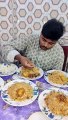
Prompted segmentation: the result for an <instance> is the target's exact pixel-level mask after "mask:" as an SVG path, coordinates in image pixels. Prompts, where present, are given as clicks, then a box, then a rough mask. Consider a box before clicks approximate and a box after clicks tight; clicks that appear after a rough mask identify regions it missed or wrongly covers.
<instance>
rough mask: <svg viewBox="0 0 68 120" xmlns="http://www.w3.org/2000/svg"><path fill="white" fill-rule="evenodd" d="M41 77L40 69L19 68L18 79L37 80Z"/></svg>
mask: <svg viewBox="0 0 68 120" xmlns="http://www.w3.org/2000/svg"><path fill="white" fill-rule="evenodd" d="M42 76H43V70H42V69H41V68H37V67H34V68H31V69H29V68H24V67H20V68H19V77H21V78H24V79H29V80H35V79H39V78H41V77H42Z"/></svg>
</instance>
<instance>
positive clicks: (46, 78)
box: [44, 70, 68, 87]
mask: <svg viewBox="0 0 68 120" xmlns="http://www.w3.org/2000/svg"><path fill="white" fill-rule="evenodd" d="M54 71H59V72H61V73H63V74H64V75H65V76H66V77H68V73H66V72H63V71H61V70H49V71H47V72H45V74H44V79H45V80H46V81H47V82H48V83H50V84H51V85H53V86H56V87H68V85H67V84H65V85H61V84H56V83H53V82H51V81H50V80H49V79H48V73H52V72H54Z"/></svg>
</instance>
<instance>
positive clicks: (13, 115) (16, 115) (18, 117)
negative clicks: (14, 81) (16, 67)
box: [0, 76, 68, 120]
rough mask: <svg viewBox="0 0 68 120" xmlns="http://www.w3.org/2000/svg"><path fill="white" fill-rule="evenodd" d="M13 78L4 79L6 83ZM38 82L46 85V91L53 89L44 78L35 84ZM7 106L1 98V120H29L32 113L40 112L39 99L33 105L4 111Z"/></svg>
mask: <svg viewBox="0 0 68 120" xmlns="http://www.w3.org/2000/svg"><path fill="white" fill-rule="evenodd" d="M11 78H12V76H8V77H3V79H4V81H5V82H8V81H10V79H11ZM36 81H40V82H43V83H45V89H46V88H49V87H51V85H50V84H48V83H47V82H46V81H45V80H44V77H42V78H40V79H39V80H35V81H33V82H34V83H35V82H36ZM67 90H68V88H67ZM40 92H41V91H39V93H40ZM5 104H6V103H5V102H4V101H3V100H2V98H1V97H0V120H27V119H28V118H29V116H30V115H31V114H32V113H34V112H38V111H40V109H39V105H38V98H37V99H36V100H35V101H34V102H33V103H32V104H30V105H27V106H24V107H14V106H9V107H7V108H6V109H5V110H4V109H3V106H4V105H5ZM65 120H66V119H65Z"/></svg>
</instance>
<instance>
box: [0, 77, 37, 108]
mask: <svg viewBox="0 0 68 120" xmlns="http://www.w3.org/2000/svg"><path fill="white" fill-rule="evenodd" d="M37 96H38V88H37V86H36V85H35V84H34V83H33V82H31V81H28V80H26V81H24V80H23V79H22V80H21V79H17V80H13V81H11V82H9V83H7V84H6V85H5V86H4V87H3V89H2V91H1V97H2V99H3V100H4V101H5V102H6V103H8V104H10V105H12V106H25V105H28V104H30V103H32V102H33V101H34V100H35V99H36V98H37Z"/></svg>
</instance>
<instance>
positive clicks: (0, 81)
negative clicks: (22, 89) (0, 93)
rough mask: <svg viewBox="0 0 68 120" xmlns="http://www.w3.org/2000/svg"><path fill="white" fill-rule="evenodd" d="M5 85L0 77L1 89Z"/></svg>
mask: <svg viewBox="0 0 68 120" xmlns="http://www.w3.org/2000/svg"><path fill="white" fill-rule="evenodd" d="M3 86H4V80H3V79H2V78H1V77H0V90H1V89H2V88H3Z"/></svg>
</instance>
